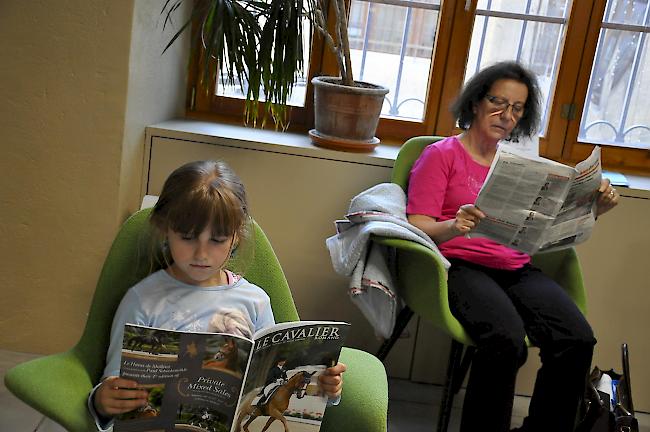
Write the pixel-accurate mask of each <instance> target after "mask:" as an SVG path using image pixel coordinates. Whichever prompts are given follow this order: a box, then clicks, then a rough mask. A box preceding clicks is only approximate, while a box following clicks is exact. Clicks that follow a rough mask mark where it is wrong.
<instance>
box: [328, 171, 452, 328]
mask: <svg viewBox="0 0 650 432" xmlns="http://www.w3.org/2000/svg"><path fill="white" fill-rule="evenodd" d="M345 217H346V220H339V221H336V230H337V234H336V235H335V236H332V237H330V238H328V239H327V240H326V244H327V248H328V249H329V252H330V257H331V259H332V265H333V266H334V270H335V271H336V272H337V273H338V274H341V275H344V276H351V279H350V288H349V294H350V297H351V299H352V302H353V303H355V304H356V305H357V306H358V307H359V308H360V309H361V312H362V313H363V314H364V316H365V317H366V319H368V321H369V322H370V324H371V325H372V326H373V328H374V330H375V334H376V335H377V336H378V337H382V338H388V337H390V335H391V333H392V332H393V327H394V326H395V320H396V318H397V313H398V312H399V309H400V308H401V301H400V299H399V296H398V295H397V293H396V292H395V282H394V280H393V274H394V272H393V271H392V270H393V269H392V266H393V263H394V260H393V259H392V256H393V255H394V251H392V250H389V248H386V247H383V246H381V245H379V244H375V243H374V242H372V241H371V236H372V235H375V236H379V237H389V238H398V239H405V240H410V241H414V242H417V243H419V244H421V245H423V246H426V247H428V248H429V249H431V250H432V251H434V252H435V253H436V254H438V255H439V257H440V259H441V260H442V262H443V263H444V265H445V267H446V268H449V262H448V261H447V259H445V257H443V256H442V254H440V251H438V248H437V247H436V245H435V243H434V242H433V241H432V240H431V238H430V237H429V236H428V235H426V234H425V233H424V232H423V231H421V230H420V229H418V228H416V227H415V226H413V225H411V224H410V223H408V220H407V219H406V194H405V193H404V191H403V190H402V188H401V187H400V186H399V185H397V184H395V183H381V184H378V185H376V186H373V187H371V188H370V189H367V190H365V191H363V192H361V193H360V194H359V195H357V196H355V197H354V198H352V201H351V202H350V208H349V213H348V214H347V215H346V216H345Z"/></svg>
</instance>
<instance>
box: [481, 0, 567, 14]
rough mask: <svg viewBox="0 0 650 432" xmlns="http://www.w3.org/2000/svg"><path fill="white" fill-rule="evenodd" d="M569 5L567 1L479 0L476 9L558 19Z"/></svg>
mask: <svg viewBox="0 0 650 432" xmlns="http://www.w3.org/2000/svg"><path fill="white" fill-rule="evenodd" d="M569 5H570V1H568V0H559V1H553V0H550V1H549V0H535V1H533V0H517V1H513V0H479V2H478V5H477V6H476V9H478V10H481V9H483V10H489V11H493V12H509V13H518V14H532V15H543V16H548V17H556V18H560V17H566V16H567V13H568V8H569Z"/></svg>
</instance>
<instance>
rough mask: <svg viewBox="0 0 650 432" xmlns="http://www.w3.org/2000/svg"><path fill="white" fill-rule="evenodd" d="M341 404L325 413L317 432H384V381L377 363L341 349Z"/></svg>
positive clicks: (380, 367) (373, 357) (367, 356)
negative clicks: (344, 366) (342, 372)
mask: <svg viewBox="0 0 650 432" xmlns="http://www.w3.org/2000/svg"><path fill="white" fill-rule="evenodd" d="M340 361H341V362H342V363H345V364H346V366H347V367H348V369H347V371H346V372H345V373H344V374H343V392H342V394H341V402H340V403H339V404H338V405H337V406H331V407H329V408H327V411H325V417H324V418H323V423H322V424H321V429H320V430H321V432H345V431H350V432H385V431H386V422H387V415H388V381H387V378H386V370H385V369H384V365H383V364H382V363H381V362H380V361H379V359H378V358H377V357H375V356H373V355H372V354H368V353H367V352H365V351H360V350H357V349H353V348H343V350H342V351H341V357H340Z"/></svg>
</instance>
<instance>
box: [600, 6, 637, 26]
mask: <svg viewBox="0 0 650 432" xmlns="http://www.w3.org/2000/svg"><path fill="white" fill-rule="evenodd" d="M647 9H648V1H647V0H636V1H630V0H618V1H609V2H608V3H607V9H606V10H605V20H604V21H603V22H606V23H617V24H632V25H643V23H644V22H645V14H646V13H647Z"/></svg>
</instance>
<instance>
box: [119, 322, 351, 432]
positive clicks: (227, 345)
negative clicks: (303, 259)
mask: <svg viewBox="0 0 650 432" xmlns="http://www.w3.org/2000/svg"><path fill="white" fill-rule="evenodd" d="M348 328H349V325H348V324H346V323H334V322H293V323H283V324H278V325H275V326H272V327H270V328H269V329H267V330H265V331H262V332H260V333H258V334H256V335H255V336H254V340H249V339H246V338H243V337H239V336H233V335H228V334H221V333H190V332H177V331H170V330H162V329H157V328H152V327H146V326H139V325H131V324H127V325H125V328H124V338H123V343H122V364H121V369H120V376H122V377H123V378H128V379H132V380H134V381H136V382H137V383H138V385H139V386H140V387H141V388H144V389H146V390H148V392H149V400H148V404H147V405H146V406H144V407H142V408H140V409H138V410H134V411H131V412H129V413H126V414H122V415H121V416H118V417H116V419H115V426H114V429H115V431H116V432H120V431H125V432H130V431H208V432H229V431H240V430H245V431H250V432H255V431H261V430H262V429H264V430H265V431H270V432H272V431H275V430H278V431H285V428H284V424H285V423H286V424H287V429H288V430H289V431H293V432H300V431H312V432H317V431H318V430H319V428H320V423H321V421H322V418H323V415H324V412H325V407H326V406H327V396H325V395H324V394H323V393H322V391H321V390H320V387H319V385H318V376H319V375H320V374H321V373H322V372H323V371H324V370H325V369H326V368H327V367H329V366H332V365H334V364H336V362H337V361H338V357H339V354H340V351H341V347H342V345H343V341H344V339H345V336H346V334H347V330H348ZM238 406H239V410H237V408H238ZM236 413H237V415H236ZM265 426H267V427H266V428H265Z"/></svg>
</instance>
